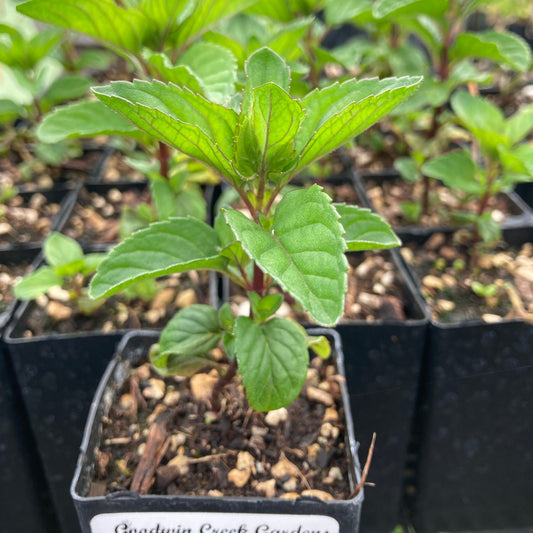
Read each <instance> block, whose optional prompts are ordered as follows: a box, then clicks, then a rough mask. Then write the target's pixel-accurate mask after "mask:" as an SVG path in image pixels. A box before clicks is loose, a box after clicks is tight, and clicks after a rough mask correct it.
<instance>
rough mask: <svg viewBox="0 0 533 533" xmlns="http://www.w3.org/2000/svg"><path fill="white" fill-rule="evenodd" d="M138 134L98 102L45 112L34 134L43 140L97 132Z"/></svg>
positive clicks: (117, 115)
mask: <svg viewBox="0 0 533 533" xmlns="http://www.w3.org/2000/svg"><path fill="white" fill-rule="evenodd" d="M139 133H140V132H139V130H138V128H137V127H136V126H134V125H133V124H132V123H131V122H130V121H129V120H126V119H125V118H123V117H122V116H120V115H119V114H118V113H115V112H114V111H112V110H111V109H109V107H107V106H106V105H105V104H103V103H102V102H98V101H95V102H79V103H76V104H71V105H69V106H65V107H59V108H57V109H56V110H54V111H53V112H52V113H50V114H48V115H46V116H45V117H44V119H43V121H42V122H41V125H40V126H39V128H38V129H37V137H38V138H39V140H41V141H42V142H45V143H55V142H59V141H63V140H65V139H77V138H80V137H96V136H98V135H122V136H127V137H138V136H139V135H138V134H139Z"/></svg>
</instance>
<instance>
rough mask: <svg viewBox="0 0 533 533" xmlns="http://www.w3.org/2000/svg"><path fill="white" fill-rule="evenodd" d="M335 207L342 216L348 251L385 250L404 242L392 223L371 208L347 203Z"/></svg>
mask: <svg viewBox="0 0 533 533" xmlns="http://www.w3.org/2000/svg"><path fill="white" fill-rule="evenodd" d="M334 207H335V209H336V210H337V212H338V213H339V215H340V216H341V220H340V222H341V225H342V226H343V228H344V231H345V234H344V240H345V241H346V245H347V246H348V251H350V252H357V251H360V250H383V249H387V248H394V247H396V246H400V245H401V244H402V241H400V239H399V238H398V236H397V235H396V234H395V233H394V231H393V230H392V228H391V227H390V225H389V224H388V223H387V222H385V220H383V218H381V217H380V216H379V215H378V214H376V213H372V211H370V209H366V208H364V207H357V206H355V205H346V204H334Z"/></svg>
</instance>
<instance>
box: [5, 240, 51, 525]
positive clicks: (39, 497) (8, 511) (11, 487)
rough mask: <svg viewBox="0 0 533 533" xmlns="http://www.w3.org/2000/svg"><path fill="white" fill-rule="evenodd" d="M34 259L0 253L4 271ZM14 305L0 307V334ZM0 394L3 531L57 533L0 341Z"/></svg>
mask: <svg viewBox="0 0 533 533" xmlns="http://www.w3.org/2000/svg"><path fill="white" fill-rule="evenodd" d="M35 256H36V252H35V251H28V250H14V251H9V252H6V251H4V252H0V263H1V264H2V265H3V267H4V268H6V269H8V268H10V267H13V266H16V267H19V266H20V267H21V271H23V270H27V268H28V267H29V265H31V263H32V262H33V261H34V260H35ZM2 292H3V294H2V297H3V299H5V298H6V296H7V293H8V292H9V291H8V290H7V288H6V287H5V286H4V287H3V288H2ZM4 302H5V300H3V302H2V304H4ZM15 303H16V301H15V300H13V301H11V303H6V305H5V306H4V305H3V306H2V309H3V311H2V313H0V333H2V332H3V330H4V326H5V324H6V323H7V322H8V321H9V318H10V316H11V314H12V313H13V311H14V309H15ZM0 390H1V391H2V393H1V394H0V443H1V444H0V472H2V483H1V484H0V514H1V516H2V524H3V527H4V528H5V529H6V531H19V530H22V531H39V532H42V533H54V532H56V531H58V526H57V521H56V518H55V516H54V512H53V509H52V507H51V505H50V495H49V493H48V487H47V486H46V482H45V478H44V474H43V471H42V465H41V464H40V462H39V458H38V456H37V453H36V449H35V443H34V441H33V437H32V435H31V432H30V429H29V426H28V423H27V420H26V416H25V412H24V407H23V404H22V400H21V398H20V392H19V390H18V387H17V384H16V380H15V375H14V373H13V368H12V366H11V362H10V360H9V358H8V354H7V348H6V346H5V344H4V341H3V339H0Z"/></svg>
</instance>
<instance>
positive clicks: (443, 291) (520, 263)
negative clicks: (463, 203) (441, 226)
mask: <svg viewBox="0 0 533 533" xmlns="http://www.w3.org/2000/svg"><path fill="white" fill-rule="evenodd" d="M470 237H471V236H470V234H469V233H468V232H466V231H458V232H456V233H455V234H454V235H448V236H447V235H445V234H442V233H435V234H434V235H433V236H432V237H431V238H430V239H429V240H428V241H426V243H425V245H423V246H421V245H417V244H415V243H410V244H408V245H407V246H406V248H404V249H403V250H402V254H403V255H404V257H405V259H406V260H407V261H408V262H409V263H410V264H411V265H412V266H413V267H414V269H415V271H416V273H417V275H418V276H419V278H420V280H421V288H422V292H423V294H424V296H425V297H426V300H427V302H428V303H429V305H430V306H431V312H432V316H433V318H434V319H435V320H438V321H441V322H460V321H464V320H473V319H482V320H484V321H486V322H497V321H499V320H502V319H503V318H523V319H524V320H527V321H532V322H533V244H532V243H530V242H529V243H525V244H524V245H523V246H521V247H517V248H515V247H510V246H507V245H505V244H504V243H500V244H498V245H497V246H495V247H493V248H492V249H490V250H487V251H484V252H483V253H479V254H478V255H477V256H475V257H472V254H471V251H472V250H473V244H472V242H471V240H470ZM478 283H479V284H481V285H482V286H483V287H485V289H482V290H485V291H488V292H487V293H486V294H485V293H482V294H481V295H480V294H476V291H475V290H474V289H476V288H477V291H478V292H479V290H480V289H479V288H478V287H479V286H476V285H477V284H478ZM490 286H492V288H489V287H490Z"/></svg>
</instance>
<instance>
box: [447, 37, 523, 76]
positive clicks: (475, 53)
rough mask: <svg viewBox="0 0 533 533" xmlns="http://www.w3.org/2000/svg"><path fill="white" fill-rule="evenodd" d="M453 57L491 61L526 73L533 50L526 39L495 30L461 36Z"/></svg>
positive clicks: (455, 44) (453, 49) (457, 40)
mask: <svg viewBox="0 0 533 533" xmlns="http://www.w3.org/2000/svg"><path fill="white" fill-rule="evenodd" d="M451 55H452V58H453V59H464V58H468V57H477V58H484V59H490V60H492V61H495V62H496V63H502V64H504V65H509V66H510V67H511V68H513V69H514V70H517V71H518V72H526V71H527V70H528V69H529V65H530V63H531V50H530V48H529V46H528V44H527V43H526V42H525V41H524V39H522V38H521V37H519V36H518V35H516V34H514V33H507V32H498V31H494V30H488V31H483V32H476V33H466V32H465V33H461V34H459V35H458V36H457V39H456V40H455V43H454V46H453V48H452V52H451Z"/></svg>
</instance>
